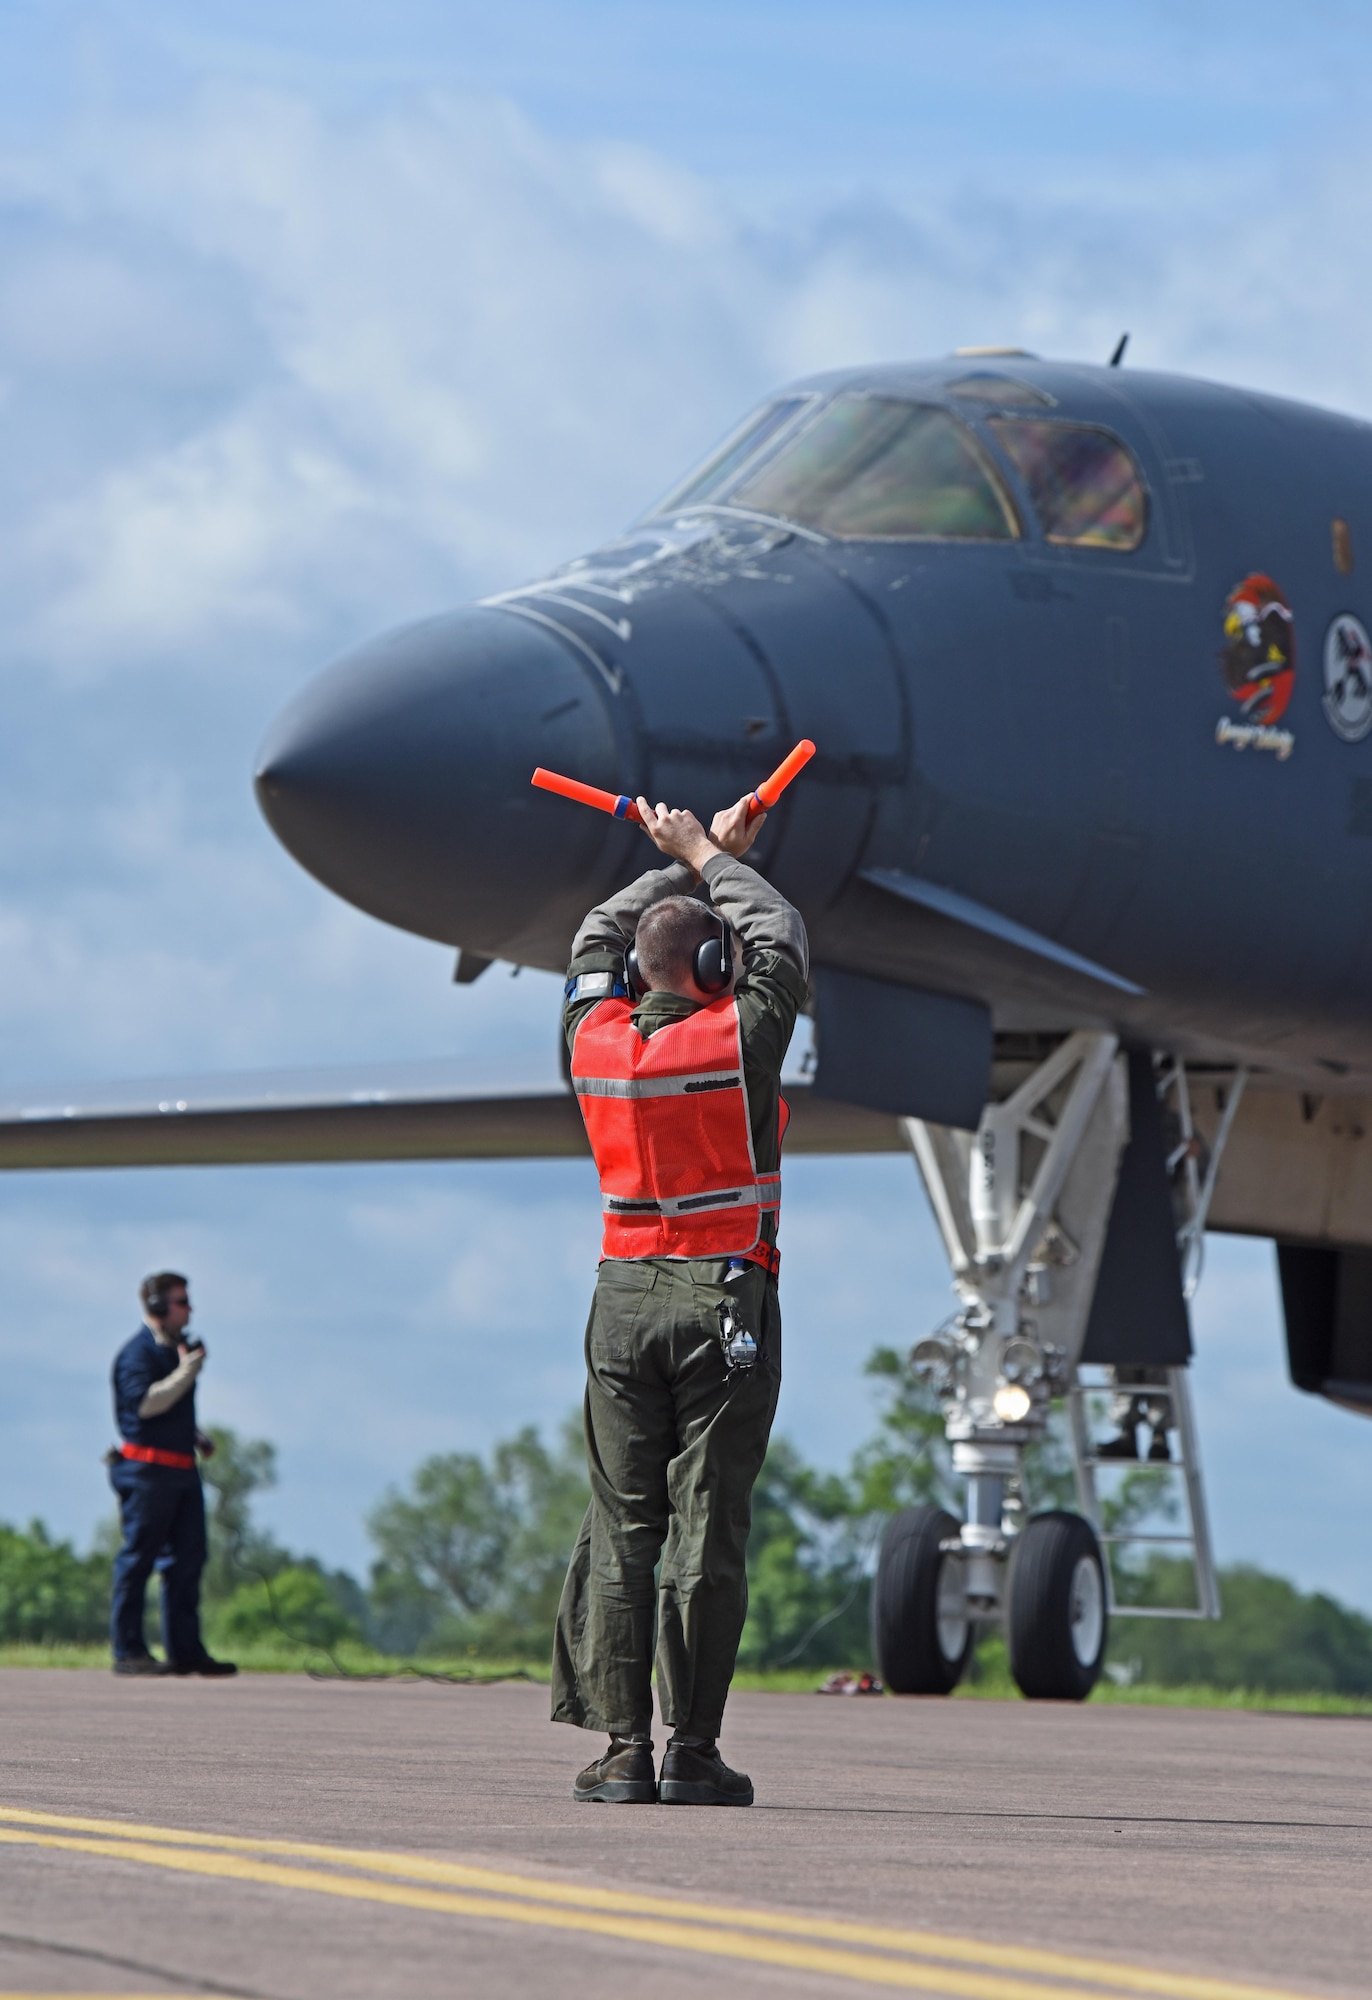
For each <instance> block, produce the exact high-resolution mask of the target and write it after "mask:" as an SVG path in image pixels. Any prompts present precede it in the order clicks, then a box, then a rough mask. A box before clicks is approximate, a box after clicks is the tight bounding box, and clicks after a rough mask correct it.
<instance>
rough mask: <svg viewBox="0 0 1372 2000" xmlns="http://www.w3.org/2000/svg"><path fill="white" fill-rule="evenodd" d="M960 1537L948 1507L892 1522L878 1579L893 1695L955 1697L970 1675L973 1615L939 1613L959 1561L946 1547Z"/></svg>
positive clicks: (884, 1669)
mask: <svg viewBox="0 0 1372 2000" xmlns="http://www.w3.org/2000/svg"><path fill="white" fill-rule="evenodd" d="M957 1532H958V1523H957V1522H956V1521H955V1520H954V1519H953V1517H952V1515H951V1514H946V1513H945V1512H944V1510H943V1508H942V1507H905V1508H903V1509H902V1510H901V1512H900V1513H899V1514H893V1515H892V1516H891V1518H890V1520H889V1521H888V1522H887V1523H886V1529H885V1532H884V1534H883V1535H882V1538H881V1553H880V1554H879V1555H878V1557H877V1573H876V1575H875V1577H874V1578H873V1579H872V1651H873V1652H874V1653H875V1655H876V1662H877V1672H878V1673H879V1674H880V1675H881V1678H882V1679H883V1680H884V1681H885V1683H886V1685H887V1687H888V1688H890V1690H891V1692H892V1694H951V1693H952V1691H953V1689H954V1688H955V1687H956V1686H957V1684H958V1682H959V1681H960V1680H961V1678H962V1671H963V1668H964V1667H965V1666H966V1665H967V1659H968V1655H969V1654H970V1653H971V1650H972V1641H973V1639H974V1637H975V1636H976V1635H975V1631H974V1628H973V1626H972V1623H971V1621H970V1620H969V1619H967V1618H960V1619H959V1618H957V1617H950V1616H949V1608H948V1606H947V1605H946V1604H945V1607H944V1615H943V1617H942V1618H940V1616H939V1585H940V1582H941V1581H942V1582H944V1585H945V1589H950V1588H953V1587H956V1573H954V1574H953V1575H951V1576H945V1572H946V1571H947V1570H948V1566H949V1564H950V1563H957V1561H958V1559H957V1557H955V1556H954V1557H949V1556H946V1555H944V1553H943V1552H942V1550H941V1549H940V1547H939V1544H940V1543H941V1542H946V1541H947V1540H949V1538H950V1537H952V1536H955V1535H956V1534H957Z"/></svg>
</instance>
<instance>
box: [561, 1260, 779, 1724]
mask: <svg viewBox="0 0 1372 2000" xmlns="http://www.w3.org/2000/svg"><path fill="white" fill-rule="evenodd" d="M727 1269H728V1264H727V1260H726V1259H724V1258H719V1259H703V1258H702V1259H692V1260H691V1261H689V1262H672V1261H669V1260H667V1259H661V1258H643V1259H637V1258H635V1259H625V1258H607V1259H606V1260H605V1262H604V1263H602V1265H601V1266H600V1272H599V1275H598V1277H597V1279H596V1289H595V1298H594V1300H593V1302H592V1305H591V1316H590V1320H589V1322H588V1324H587V1328H586V1405H585V1424H586V1454H587V1459H588V1462H589V1468H590V1475H591V1504H590V1506H589V1508H588V1509H587V1510H586V1518H585V1520H584V1521H583V1522H582V1525H581V1533H580V1535H579V1537H578V1539H577V1544H576V1547H575V1549H574V1550H573V1552H572V1560H571V1564H570V1566H569V1568H568V1570H567V1580H566V1583H565V1584H564V1585H563V1589H562V1601H561V1603H560V1605H559V1606H558V1614H557V1633H556V1638H555V1640H554V1646H553V1677H552V1711H553V1720H554V1722H570V1723H573V1724H575V1725H576V1726H577V1727H579V1728H582V1729H603V1730H607V1731H609V1733H610V1734H611V1735H615V1736H636V1735H649V1734H650V1733H651V1731H652V1723H653V1691H652V1666H653V1651H654V1610H655V1608H656V1614H657V1615H656V1626H657V1633H656V1652H657V1685H658V1698H659V1700H660V1703H661V1707H662V1715H663V1720H664V1721H665V1722H666V1723H667V1724H668V1726H669V1727H671V1728H674V1729H678V1730H681V1731H682V1732H683V1733H685V1734H687V1735H691V1736H701V1737H707V1738H713V1737H716V1736H718V1734H719V1730H720V1724H721V1722H722V1720H723V1716H724V1702H725V1698H726V1696H727V1695H728V1692H729V1683H730V1681H731V1680H732V1678H733V1672H734V1662H735V1660H736V1658H737V1656H738V1643H739V1639H740V1637H741V1635H742V1632H743V1621H744V1618H745V1616H746V1615H747V1610H748V1582H747V1575H746V1571H745V1567H744V1562H745V1556H746V1552H747V1546H748V1529H749V1525H750V1522H751V1518H752V1492H753V1483H754V1481H755V1480H756V1478H757V1475H758V1473H759V1472H760V1471H761V1469H762V1461H763V1459H764V1457H765V1456H766V1452H767V1439H768V1437H769V1435H770V1433H771V1428H772V1419H773V1417H774V1416H775V1414H776V1406H777V1395H778V1393H779V1391H780V1388H781V1312H780V1308H779V1306H778V1303H777V1289H776V1283H775V1281H774V1280H773V1279H771V1278H769V1277H768V1276H767V1275H766V1273H765V1272H764V1271H763V1270H762V1269H761V1267H760V1266H758V1265H749V1266H748V1268H747V1270H746V1272H745V1273H743V1274H742V1276H740V1277H736V1278H735V1280H734V1282H733V1283H731V1284H729V1285H727V1286H726V1285H725V1283H724V1278H725V1273H726V1271H727ZM724 1298H730V1299H733V1300H734V1302H735V1304H736V1307H737V1308H738V1311H739V1315H740V1317H741V1318H742V1320H743V1323H744V1324H745V1325H746V1326H747V1328H748V1329H749V1331H750V1332H751V1333H752V1334H753V1335H754V1337H755V1338H756V1340H757V1342H758V1347H759V1358H758V1361H757V1363H756V1365H755V1366H754V1367H752V1368H750V1369H747V1370H735V1371H733V1372H732V1373H731V1372H730V1370H729V1369H728V1368H727V1367H726V1366H725V1362H724V1354H723V1350H722V1348H721V1345H720V1338H719V1324H720V1322H719V1303H720V1301H721V1299H724ZM659 1556H661V1560H662V1570H661V1576H660V1579H659V1583H658V1588H657V1591H656V1607H655V1605H654V1595H655V1593H654V1588H653V1571H654V1569H655V1567H656V1566H657V1562H658V1558H659Z"/></svg>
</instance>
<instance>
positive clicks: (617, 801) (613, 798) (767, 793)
mask: <svg viewBox="0 0 1372 2000" xmlns="http://www.w3.org/2000/svg"><path fill="white" fill-rule="evenodd" d="M814 754H815V746H814V744H813V743H812V742H811V741H810V739H809V737H808V736H806V737H802V739H801V741H800V742H799V743H797V745H796V747H795V749H794V750H793V751H792V752H791V754H790V756H789V757H784V758H783V759H782V761H781V762H780V763H779V764H778V765H777V767H776V769H775V771H773V773H772V775H771V777H770V778H764V779H763V781H762V783H761V784H760V785H759V786H758V788H757V790H756V791H755V792H754V793H753V796H752V798H751V799H750V800H749V802H748V817H749V819H756V818H757V816H758V814H759V813H762V812H770V810H771V808H772V807H773V806H774V805H775V804H776V802H777V800H778V799H779V798H780V797H781V795H782V793H783V792H784V791H785V789H786V787H787V786H788V785H789V784H790V782H791V780H792V778H794V777H796V776H797V775H798V774H799V773H800V772H801V771H803V770H804V768H805V766H806V765H807V764H808V763H809V761H810V759H811V758H812V757H813V756H814ZM529 783H530V784H531V785H537V786H538V788H539V790H540V791H541V792H557V793H558V794H559V795H560V796H561V797H562V798H564V799H575V800H576V802H577V804H578V805H583V806H594V807H595V808H596V810H597V811H598V812H603V813H609V814H610V816H611V818H612V819H632V820H641V815H640V813H639V810H638V807H637V806H636V805H635V804H634V802H633V800H632V799H631V798H628V797H626V796H625V794H624V793H623V792H620V793H615V792H602V791H601V789H600V787H599V786H598V785H583V784H582V783H581V781H580V779H579V778H563V777H560V776H559V775H558V773H557V772H556V771H545V770H544V769H543V767H542V765H541V764H540V766H539V768H538V769H537V770H536V771H535V772H534V774H533V776H532V778H530V780H529Z"/></svg>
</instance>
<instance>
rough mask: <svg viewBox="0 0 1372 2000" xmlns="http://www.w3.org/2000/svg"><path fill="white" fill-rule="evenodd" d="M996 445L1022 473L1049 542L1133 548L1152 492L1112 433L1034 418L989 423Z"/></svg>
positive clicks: (1145, 519) (998, 419)
mask: <svg viewBox="0 0 1372 2000" xmlns="http://www.w3.org/2000/svg"><path fill="white" fill-rule="evenodd" d="M991 429H992V431H993V432H994V434H995V437H996V441H997V443H998V444H1000V445H1001V446H1002V447H1003V448H1004V450H1005V451H1006V452H1007V453H1008V454H1009V456H1010V458H1011V459H1012V460H1013V462H1014V464H1015V466H1016V468H1017V469H1018V470H1019V472H1020V473H1021V474H1022V476H1023V478H1024V483H1025V485H1026V486H1027V487H1028V488H1029V496H1030V498H1031V499H1032V501H1033V503H1034V511H1035V513H1036V514H1037V515H1038V517H1039V524H1040V526H1041V527H1042V529H1043V534H1044V539H1045V540H1046V541H1049V542H1060V543H1063V544H1065V545H1066V546H1068V547H1071V548H1080V549H1116V550H1126V549H1136V548H1137V547H1138V545H1139V543H1140V542H1141V541H1142V540H1143V536H1144V530H1145V528H1146V527H1147V525H1148V494H1147V490H1146V488H1145V486H1144V483H1143V477H1142V474H1141V473H1140V472H1139V469H1138V467H1137V465H1136V464H1135V463H1134V460H1133V457H1132V456H1131V454H1130V452H1129V451H1128V449H1127V448H1126V447H1125V446H1124V445H1123V444H1121V442H1120V440H1119V439H1118V438H1117V437H1112V436H1111V434H1110V432H1109V431H1101V430H1096V429H1094V428H1093V427H1092V426H1091V425H1089V424H1061V423H1050V422H1045V421H1043V420H1042V419H1035V418H1031V417H992V418H991Z"/></svg>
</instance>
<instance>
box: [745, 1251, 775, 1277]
mask: <svg viewBox="0 0 1372 2000" xmlns="http://www.w3.org/2000/svg"><path fill="white" fill-rule="evenodd" d="M743 1257H744V1261H745V1262H746V1263H749V1264H761V1266H762V1268H763V1270H764V1271H765V1272H766V1273H767V1275H768V1277H769V1278H775V1277H776V1275H777V1273H778V1271H780V1269H781V1252H780V1251H779V1250H778V1249H776V1248H775V1247H774V1246H773V1245H772V1244H770V1243H759V1244H758V1246H757V1248H756V1249H754V1250H745V1251H744V1252H743Z"/></svg>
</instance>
